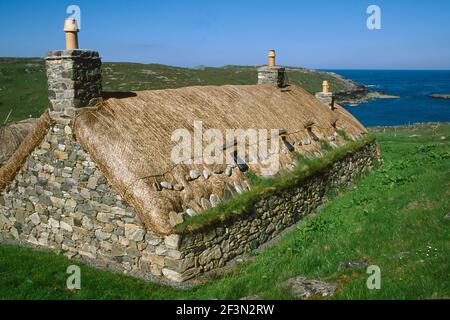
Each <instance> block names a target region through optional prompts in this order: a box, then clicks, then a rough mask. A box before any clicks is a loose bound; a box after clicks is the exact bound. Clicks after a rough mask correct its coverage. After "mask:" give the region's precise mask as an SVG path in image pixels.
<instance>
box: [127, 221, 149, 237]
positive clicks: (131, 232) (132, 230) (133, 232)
mask: <svg viewBox="0 0 450 320" xmlns="http://www.w3.org/2000/svg"><path fill="white" fill-rule="evenodd" d="M144 234H145V232H144V230H143V229H142V228H141V227H140V226H137V225H135V224H128V223H127V224H125V237H126V238H127V239H128V240H131V241H142V240H143V239H144Z"/></svg>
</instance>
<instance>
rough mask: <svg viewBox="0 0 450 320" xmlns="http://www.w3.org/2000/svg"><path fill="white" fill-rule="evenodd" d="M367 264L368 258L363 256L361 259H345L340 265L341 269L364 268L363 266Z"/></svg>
mask: <svg viewBox="0 0 450 320" xmlns="http://www.w3.org/2000/svg"><path fill="white" fill-rule="evenodd" d="M367 266H368V261H367V259H366V258H363V259H360V260H349V261H344V262H342V263H341V264H340V265H339V270H346V269H362V268H366V267H367Z"/></svg>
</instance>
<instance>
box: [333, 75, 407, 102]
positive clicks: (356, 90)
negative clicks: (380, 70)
mask: <svg viewBox="0 0 450 320" xmlns="http://www.w3.org/2000/svg"><path fill="white" fill-rule="evenodd" d="M326 73H327V74H329V75H331V76H334V77H337V78H339V79H341V80H343V81H345V82H347V84H348V90H345V91H340V92H336V93H335V98H336V102H337V103H339V104H347V105H358V104H361V103H365V102H368V101H370V100H372V99H399V98H400V97H399V96H394V95H389V94H386V93H385V92H383V91H375V90H371V89H369V88H368V87H367V86H365V85H362V84H358V83H356V82H354V81H352V80H349V79H346V78H344V77H343V76H341V75H339V74H337V73H335V72H326Z"/></svg>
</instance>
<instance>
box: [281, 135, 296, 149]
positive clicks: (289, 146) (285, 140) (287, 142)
mask: <svg viewBox="0 0 450 320" xmlns="http://www.w3.org/2000/svg"><path fill="white" fill-rule="evenodd" d="M282 140H283V143H284V145H285V146H286V148H287V149H288V150H289V152H294V151H295V148H294V146H293V145H292V144H291V143H290V142H289V141H287V139H286V137H283V138H282Z"/></svg>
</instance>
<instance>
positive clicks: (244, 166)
mask: <svg viewBox="0 0 450 320" xmlns="http://www.w3.org/2000/svg"><path fill="white" fill-rule="evenodd" d="M233 159H234V162H235V163H236V165H237V166H238V168H239V170H241V172H247V171H248V165H247V164H246V163H245V161H244V160H242V159H241V157H239V155H238V153H237V151H234V153H233Z"/></svg>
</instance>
